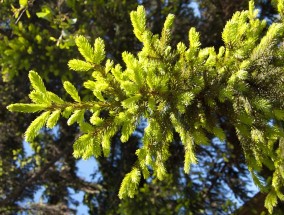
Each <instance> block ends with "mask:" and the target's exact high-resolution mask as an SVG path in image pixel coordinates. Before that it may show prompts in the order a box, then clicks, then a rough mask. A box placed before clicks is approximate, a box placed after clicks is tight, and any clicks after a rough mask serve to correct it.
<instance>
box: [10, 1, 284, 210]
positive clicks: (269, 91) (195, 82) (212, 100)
mask: <svg viewBox="0 0 284 215" xmlns="http://www.w3.org/2000/svg"><path fill="white" fill-rule="evenodd" d="M277 7H278V12H279V15H280V19H279V21H275V22H274V23H272V24H271V25H269V26H268V25H267V23H266V21H265V20H261V19H259V16H258V11H257V10H255V8H254V3H253V2H252V1H251V2H250V4H249V10H246V11H242V12H236V13H235V14H234V15H233V17H232V19H231V20H230V21H228V22H227V24H226V26H225V27H224V30H223V32H222V38H223V42H224V45H223V46H221V47H220V48H219V49H218V50H215V49H214V47H205V48H201V43H200V36H199V33H198V32H197V31H196V29H195V28H191V29H190V30H189V33H188V40H189V45H188V46H186V44H184V43H183V42H179V43H177V45H176V46H173V45H172V44H171V36H172V33H171V28H172V25H173V22H174V15H171V14H170V15H168V16H167V17H166V20H165V22H164V25H163V28H162V31H161V34H160V35H158V34H153V33H152V32H151V31H150V30H149V29H148V28H147V26H146V23H147V20H146V12H145V9H144V8H143V7H142V6H139V7H138V8H137V10H136V11H133V12H131V22H132V25H133V29H134V34H135V36H136V37H137V39H138V40H139V41H140V42H141V43H142V48H141V51H139V52H138V53H137V54H135V53H130V52H123V53H122V60H123V62H124V64H118V63H114V61H113V60H111V59H105V58H106V53H105V45H104V42H103V40H102V39H101V38H97V39H96V40H95V42H94V45H91V44H90V43H89V42H88V40H87V39H86V38H85V37H84V36H77V37H76V38H75V43H76V45H77V47H78V49H79V52H80V53H81V55H82V57H83V58H82V59H72V60H70V61H69V63H68V66H69V67H70V68H71V69H72V70H75V71H77V72H84V73H86V75H85V76H84V77H85V80H84V83H83V86H84V88H86V89H88V90H91V91H92V92H93V95H94V97H93V98H91V99H90V98H88V99H83V98H81V96H80V95H79V92H78V90H77V89H76V87H75V86H74V85H73V84H72V83H71V82H69V81H64V83H63V87H64V89H65V91H66V92H67V93H68V94H69V95H70V97H71V98H72V100H67V99H62V98H60V97H59V96H57V95H56V94H54V93H52V92H51V91H48V90H47V89H46V87H45V85H44V83H43V81H42V79H41V78H40V76H39V75H38V74H37V73H36V72H35V71H31V72H30V73H29V79H30V82H31V85H32V88H33V90H32V91H31V93H30V94H29V98H30V99H31V100H32V103H16V104H12V105H10V106H8V109H9V110H10V111H17V112H26V113H34V112H42V113H41V114H40V115H39V116H38V117H37V118H36V119H35V120H34V121H33V122H32V123H31V124H30V126H29V127H28V129H27V131H26V133H25V138H26V140H27V141H28V142H32V141H33V140H34V138H35V137H36V136H37V134H38V132H39V131H40V129H41V128H42V127H43V126H45V125H46V127H47V128H53V127H54V126H55V125H56V124H57V121H58V120H59V118H60V116H63V117H65V118H66V119H67V124H68V125H72V124H74V123H77V124H78V125H79V127H80V131H81V135H80V137H78V138H77V139H76V141H75V143H74V145H73V150H74V151H73V155H74V156H75V157H77V158H83V159H88V158H89V157H91V156H95V157H99V156H101V155H104V156H106V157H107V156H109V155H110V152H111V142H112V138H113V137H114V136H115V135H116V133H117V132H120V140H121V142H127V141H128V140H129V138H130V137H131V135H132V133H133V132H134V131H135V129H136V128H137V126H138V125H139V124H140V122H141V120H147V127H146V128H145V130H144V136H143V139H142V142H141V145H140V148H139V149H137V150H136V152H135V154H136V155H137V161H136V162H135V163H134V164H133V167H132V169H131V171H130V172H129V173H127V174H126V175H125V177H124V179H123V181H122V183H121V187H120V191H119V194H118V195H119V197H120V198H126V197H127V196H129V197H135V194H138V195H139V193H138V190H139V189H138V188H139V183H140V181H141V178H142V177H143V178H144V179H148V178H149V177H151V178H157V179H158V180H163V179H165V178H167V176H168V175H167V172H168V170H167V168H166V162H167V160H168V159H169V157H170V156H171V153H170V147H171V144H172V142H173V141H174V135H175V132H176V133H177V134H178V135H179V138H180V139H181V142H182V144H183V147H184V172H185V173H186V174H190V166H191V164H194V163H196V162H198V160H197V159H196V153H195V148H197V147H198V146H200V145H206V144H210V143H211V141H210V139H208V137H209V136H214V137H217V138H218V139H219V140H220V141H221V142H224V143H226V144H230V141H229V140H230V135H231V133H229V132H228V130H227V128H228V127H229V128H230V129H233V131H234V132H235V133H236V135H237V138H238V140H239V142H240V144H241V146H242V149H243V152H244V155H245V159H246V163H247V165H248V169H249V171H250V172H251V174H252V176H253V180H254V182H255V184H257V185H258V186H259V187H260V189H261V190H262V191H266V192H268V195H267V197H266V200H265V206H266V207H267V208H268V210H269V212H270V213H271V212H272V210H273V207H274V206H276V204H277V201H278V199H280V200H284V195H283V194H282V192H281V189H282V188H283V179H284V175H283V158H282V157H283V153H284V148H283V147H284V139H283V138H284V133H283V120H284V110H283V106H284V104H283V101H284V92H283V91H284V89H283V82H284V80H283V66H284V63H283V62H284V61H283V53H284V52H283V45H282V41H283V32H284V23H283V19H282V18H283V13H284V12H283V7H284V6H283V1H278V2H277ZM263 168H268V169H269V170H270V171H272V172H273V174H272V177H271V179H267V180H266V181H263V180H262V178H260V176H259V173H260V172H261V170H262V169H263Z"/></svg>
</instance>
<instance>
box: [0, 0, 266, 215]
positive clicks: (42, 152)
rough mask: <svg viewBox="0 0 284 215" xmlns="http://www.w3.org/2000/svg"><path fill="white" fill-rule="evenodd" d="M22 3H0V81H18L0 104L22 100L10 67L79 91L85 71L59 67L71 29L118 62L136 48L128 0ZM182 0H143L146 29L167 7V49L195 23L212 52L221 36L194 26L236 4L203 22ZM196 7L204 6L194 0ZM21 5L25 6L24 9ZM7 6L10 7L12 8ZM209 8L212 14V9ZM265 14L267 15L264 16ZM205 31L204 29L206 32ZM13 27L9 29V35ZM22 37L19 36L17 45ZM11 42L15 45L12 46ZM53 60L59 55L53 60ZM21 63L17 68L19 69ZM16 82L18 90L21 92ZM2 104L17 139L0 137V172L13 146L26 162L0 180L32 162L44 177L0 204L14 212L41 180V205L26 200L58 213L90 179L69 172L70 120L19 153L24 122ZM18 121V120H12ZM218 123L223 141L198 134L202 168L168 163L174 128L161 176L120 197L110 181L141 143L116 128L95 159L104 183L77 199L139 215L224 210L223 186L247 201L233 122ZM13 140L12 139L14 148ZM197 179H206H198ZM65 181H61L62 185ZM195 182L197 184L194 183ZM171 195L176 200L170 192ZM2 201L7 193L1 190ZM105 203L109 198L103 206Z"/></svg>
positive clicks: (178, 147) (227, 205) (69, 53)
mask: <svg viewBox="0 0 284 215" xmlns="http://www.w3.org/2000/svg"><path fill="white" fill-rule="evenodd" d="M21 2H22V1H20V3H21ZM28 3H29V4H28V7H27V9H25V8H26V6H27V5H26V6H25V4H23V3H22V4H23V5H24V7H23V8H24V9H20V8H21V6H20V5H18V6H17V5H16V1H10V2H8V1H5V3H2V5H1V7H0V10H1V13H0V14H1V16H2V14H3V16H2V17H3V18H2V19H1V20H5V25H2V23H1V35H0V37H2V38H5V40H2V41H4V43H1V45H0V49H1V50H2V51H1V59H0V61H1V60H2V59H3V60H2V61H1V71H2V72H3V75H4V76H3V77H4V79H5V80H9V79H10V80H11V81H10V82H9V83H8V84H5V86H7V87H10V86H11V88H12V89H13V87H12V83H15V86H17V87H18V86H19V84H20V85H23V87H22V88H14V90H15V94H12V95H15V97H14V98H12V100H11V99H10V98H7V99H6V102H5V103H1V104H3V106H6V105H7V104H9V103H14V102H16V101H19V99H20V98H24V96H23V95H19V92H21V94H28V93H27V91H28V89H27V88H28V86H27V84H26V82H25V80H21V78H17V73H20V74H21V76H22V77H23V76H25V75H24V73H25V71H27V70H29V69H31V68H32V69H35V70H36V71H37V72H40V74H41V76H43V77H45V80H47V82H45V83H46V85H47V89H52V91H53V92H55V93H56V94H57V95H59V96H60V97H62V98H64V99H66V98H65V95H64V92H63V91H62V90H61V86H62V85H61V81H60V77H61V76H62V77H63V76H65V77H63V79H64V80H67V79H68V80H69V81H71V82H72V83H74V85H75V86H76V87H77V88H79V89H81V88H82V87H81V84H80V80H81V79H84V78H85V79H88V78H89V76H87V73H79V74H75V73H70V72H69V73H62V71H64V70H66V68H65V67H66V65H67V60H68V59H70V58H72V57H73V56H74V54H75V53H76V51H74V47H73V42H72V41H73V39H72V38H74V35H76V34H77V35H78V34H84V35H86V36H88V38H89V39H90V38H96V37H99V36H101V37H102V36H103V39H104V41H105V42H106V50H107V51H108V53H107V56H108V57H111V59H112V60H113V61H114V62H115V63H116V64H117V63H119V64H121V65H124V62H123V61H122V60H121V54H120V53H122V52H123V51H124V50H127V51H129V52H133V53H136V52H138V51H139V50H140V49H141V48H142V45H141V43H139V42H138V41H137V40H135V39H134V37H133V36H132V29H131V28H130V25H131V23H130V21H129V17H128V16H129V15H128V11H130V10H133V9H135V8H136V6H137V3H136V2H135V1H133V4H132V3H131V4H130V3H129V1H127V3H126V2H118V1H107V2H100V1H96V3H94V2H88V1H85V2H84V3H79V2H76V1H66V2H64V3H60V2H58V3H54V1H45V2H44V3H39V2H38V1H34V2H33V1H29V2H28ZM189 3H190V2H189V1H167V2H163V3H161V1H143V5H145V7H146V10H147V12H148V13H149V14H148V17H149V19H148V21H147V23H148V25H149V27H150V28H151V31H152V32H154V33H159V32H160V30H161V29H162V27H163V20H164V19H165V18H166V15H167V14H168V13H169V12H171V13H174V14H175V16H176V18H175V25H174V26H173V27H172V30H173V31H172V34H171V37H172V41H171V45H172V47H175V45H176V44H177V43H178V42H179V41H183V42H184V43H187V38H186V37H185V36H184V35H187V33H185V32H186V31H187V29H188V28H189V27H190V26H192V25H197V23H198V26H197V29H198V30H199V31H200V32H201V41H202V47H206V46H208V45H214V47H215V50H218V49H219V47H220V44H222V42H220V39H221V37H219V38H218V39H216V38H217V37H215V39H216V40H214V42H215V43H212V41H213V40H211V42H208V43H207V42H206V40H208V41H210V38H209V37H206V35H213V33H214V29H210V28H208V27H201V26H205V24H208V26H213V24H214V26H216V28H217V29H220V30H219V33H220V32H221V29H222V28H223V26H222V25H225V23H226V19H228V18H230V17H231V15H230V14H233V12H234V10H235V9H241V8H238V7H237V8H234V7H228V8H229V9H228V12H227V14H228V15H227V16H226V18H224V17H223V16H220V18H222V19H223V21H222V22H216V20H215V19H212V20H209V21H208V20H203V14H205V13H201V20H197V17H194V15H193V13H192V9H191V8H189V7H188V4H189ZM217 3H218V2H215V3H214V4H217ZM11 4H13V5H14V7H15V8H19V15H18V17H17V18H15V20H14V19H13V18H10V20H13V21H12V22H11V21H10V20H9V18H7V17H10V16H9V14H10V12H9V10H7V9H6V10H5V7H2V6H5V5H6V6H9V7H10V5H11ZM241 5H245V4H241ZM266 5H267V3H266ZM269 5H270V4H269ZM245 6H246V5H245ZM245 6H244V7H245ZM126 8H128V9H126ZM200 8H204V7H202V6H201V7H200ZM2 11H3V13H2ZM26 11H29V12H28V13H26ZM50 11H52V13H51V15H50V13H49V12H50ZM209 11H211V10H209ZM263 11H264V10H261V12H262V13H263ZM15 12H17V11H16V10H15ZM22 12H23V13H22ZM210 13H211V12H210ZM28 14H30V18H28ZM94 14H96V15H94ZM212 14H213V15H212V16H213V17H214V13H212ZM15 15H16V14H15ZM265 16H266V18H267V14H266V15H265ZM19 17H20V18H19ZM50 17H51V18H50ZM105 17H108V19H105ZM188 17H190V18H188ZM74 18H75V20H76V18H77V20H76V23H74V21H75V20H74ZM17 20H18V22H17V23H16V25H14V24H13V23H14V21H15V22H16V21H17ZM90 20H91V21H90ZM192 21H193V22H192ZM197 21H198V22H197ZM7 23H8V24H7ZM72 23H73V24H72ZM202 23H203V24H202ZM210 23H211V25H210ZM269 24H270V23H269ZM21 26H23V27H21ZM28 26H35V28H36V29H37V30H36V32H35V33H33V31H31V30H30V31H29V32H25V31H26V29H32V28H33V27H28ZM267 26H268V25H267ZM17 29H19V30H17ZM21 29H22V30H21ZM44 29H48V31H44ZM210 30H212V32H211V31H210ZM13 32H17V34H15V33H13ZM264 32H265V31H264ZM31 33H32V34H31ZM37 34H40V37H41V38H43V40H42V42H41V44H42V45H40V43H38V42H35V40H34V38H39V37H36V36H37ZM219 35H220V34H219ZM22 38H25V40H24V41H25V42H24V44H25V45H24V46H23V42H22V41H23V39H22ZM50 39H52V40H54V41H52V40H50ZM218 41H219V42H218ZM11 44H18V45H14V46H13V45H11ZM46 44H48V45H46ZM55 45H57V46H55ZM30 46H32V50H33V52H32V53H31V54H29V53H27V50H29V47H30ZM20 47H22V48H20ZM23 47H24V48H23ZM6 50H9V51H6ZM46 50H48V52H46ZM11 56H15V57H11ZM16 56H17V57H16ZM39 56H41V57H39ZM58 59H60V61H59V60H58ZM81 59H82V58H81ZM20 60H21V62H20ZM153 60H155V59H153ZM25 62H26V63H25ZM51 62H52V63H51ZM23 65H25V66H24V67H23ZM8 69H9V70H8ZM7 72H8V73H7ZM50 72H53V73H50ZM78 77H79V79H78ZM54 86H55V87H54ZM23 88H24V89H25V90H23ZM54 88H56V89H54ZM5 89H6V91H5V90H4V89H3V97H2V98H5V97H6V96H7V93H6V92H7V90H9V91H10V90H11V89H9V88H5ZM80 95H82V97H83V99H84V101H90V100H92V99H93V97H92V96H89V95H88V91H86V90H85V91H80ZM157 96H158V95H157ZM21 102H23V103H24V102H27V98H24V99H23V101H21ZM2 110H3V121H2V120H1V122H4V120H5V123H3V124H2V125H5V127H1V128H4V129H6V130H7V128H16V126H15V124H16V125H17V126H19V129H20V130H19V131H18V134H19V138H18V139H17V142H15V141H16V140H13V142H11V143H12V144H10V143H8V142H6V139H4V140H3V142H1V145H3V147H4V146H5V151H4V150H3V152H5V154H3V157H2V158H1V160H3V161H5V165H3V166H4V167H5V170H4V171H5V173H8V172H10V169H12V168H10V166H11V165H10V164H12V163H13V164H12V167H13V166H15V167H17V162H18V161H15V162H11V163H10V161H9V159H8V157H9V156H10V157H12V155H13V152H14V153H15V155H16V156H15V157H17V156H18V160H20V161H21V160H23V161H26V160H28V162H31V164H29V163H28V165H27V164H26V165H24V166H29V168H21V169H20V171H23V173H21V175H20V174H18V175H16V177H12V174H11V173H9V174H5V177H4V176H3V175H1V180H2V179H3V181H10V182H11V183H15V182H17V181H18V180H19V179H22V175H26V177H25V178H24V180H23V181H25V179H28V178H30V173H31V172H33V169H34V168H36V169H37V170H43V172H44V173H45V177H44V180H39V179H40V178H39V177H37V178H33V179H34V181H31V183H30V184H24V183H20V184H21V185H23V186H21V188H22V191H25V192H24V193H23V192H18V193H17V194H18V195H16V197H17V198H15V199H13V198H10V199H9V198H8V199H9V204H7V200H6V201H2V204H1V205H2V206H1V209H3V206H5V207H6V206H7V205H8V206H9V207H10V206H12V205H14V206H13V211H15V210H18V211H21V210H22V209H21V208H20V206H19V204H18V203H17V201H20V199H25V198H29V197H30V198H31V199H32V196H33V193H34V192H35V190H36V189H37V187H36V186H34V185H38V187H39V186H41V185H45V186H49V188H47V189H46V192H45V196H46V198H47V199H49V201H48V202H47V203H48V204H47V205H32V206H33V207H34V210H40V209H42V210H44V211H47V210H50V211H52V210H53V211H54V210H57V211H56V213H59V212H58V211H61V213H64V211H66V210H68V209H67V208H68V206H67V202H66V198H70V197H69V196H70V195H69V194H68V192H66V191H68V190H67V187H74V188H75V189H77V190H85V191H90V189H89V188H90V184H86V183H85V182H82V181H79V182H80V183H78V180H77V179H78V178H77V176H76V174H75V172H76V168H75V166H74V164H75V161H74V160H73V158H72V155H71V154H72V148H71V147H70V146H71V145H72V140H74V139H75V137H74V136H72V135H71V134H75V133H76V131H77V129H76V126H74V125H73V127H71V130H68V128H67V127H66V126H65V124H66V121H64V120H62V121H61V123H60V126H59V129H60V132H59V133H60V136H57V138H58V137H59V139H58V140H56V138H55V137H54V134H53V133H50V132H49V131H48V130H46V129H44V130H42V131H41V135H40V136H39V137H37V140H38V141H36V142H38V143H36V144H32V145H33V148H34V149H35V151H36V148H37V147H38V145H41V149H38V151H37V152H36V154H37V156H34V157H33V158H31V157H30V158H29V159H24V156H25V155H24V154H23V152H21V150H19V149H20V148H22V143H21V138H20V133H22V132H23V129H24V128H25V127H27V124H28V123H29V122H28V121H27V120H26V115H25V116H23V115H9V116H10V117H9V119H8V118H6V116H5V115H6V114H7V113H6V112H5V111H4V107H3V108H2ZM89 114H90V113H89V112H88V113H87V114H86V115H87V116H88V115H89ZM108 114H109V113H108V112H107V111H106V112H101V114H100V117H102V118H105V117H109V116H108ZM87 116H86V117H87ZM221 116H222V115H221ZM24 117H25V118H24ZM12 118H14V119H15V120H14V122H17V123H14V124H10V125H8V123H10V122H13V120H12V121H11V120H10V119H12ZM21 119H22V120H21ZM19 121H21V122H22V123H18V122H19ZM222 123H223V124H222V128H223V129H224V130H225V133H226V138H227V140H228V141H227V142H225V144H219V143H218V142H216V141H214V139H213V137H214V136H215V135H212V134H210V132H205V135H206V137H207V139H208V141H209V143H210V144H209V145H205V146H204V145H196V146H195V151H196V156H197V158H198V161H199V163H198V166H199V167H200V168H202V169H203V170H202V171H198V169H192V171H191V173H190V174H189V175H188V174H184V172H183V171H181V168H176V167H177V166H179V167H181V166H182V165H183V164H182V163H183V156H181V155H183V153H184V151H183V150H184V149H183V146H182V143H181V141H180V138H179V135H178V134H176V133H175V132H174V133H173V138H174V139H173V141H172V142H171V144H170V146H169V148H170V149H169V151H170V152H171V155H170V156H169V158H168V160H167V162H166V163H165V166H166V168H167V170H168V172H167V173H168V174H167V177H166V179H165V180H163V181H159V180H157V179H154V178H152V179H151V180H150V181H149V180H148V181H145V180H143V179H142V181H141V182H140V184H139V187H140V188H139V195H138V196H136V197H135V198H134V199H128V198H127V199H124V200H122V201H120V200H119V199H118V198H117V193H118V187H119V186H120V184H121V181H122V179H123V177H124V175H125V174H126V173H127V172H129V171H130V170H131V167H132V165H133V164H134V163H135V161H136V159H137V157H136V155H135V151H136V150H137V148H139V147H141V141H140V140H139V139H140V137H141V135H140V134H138V136H137V135H136V136H131V137H130V139H129V141H128V143H123V144H121V142H120V140H119V138H120V132H118V134H116V135H115V137H113V138H112V141H111V142H112V144H111V150H110V151H111V153H110V156H109V157H108V158H107V159H106V158H99V159H98V161H99V162H100V172H101V174H102V180H101V181H99V182H98V183H100V184H101V185H102V187H103V188H105V189H101V188H100V187H98V186H94V185H92V186H93V187H94V188H93V191H92V192H86V196H85V203H86V204H88V205H89V208H90V211H91V212H92V213H96V212H97V213H100V214H104V213H109V214H113V213H116V211H117V208H118V205H119V204H120V212H121V213H128V214H131V213H132V212H131V211H135V212H137V210H139V211H141V213H142V214H146V213H153V214H165V213H171V212H172V211H176V213H178V211H179V212H181V211H184V212H186V211H191V212H192V213H194V214H198V213H201V214H204V213H205V212H208V213H209V212H210V211H211V212H216V211H219V213H224V214H227V213H229V212H232V211H233V210H234V206H233V205H232V202H231V201H230V199H228V197H227V196H226V195H225V194H226V193H225V192H227V191H229V190H230V189H232V190H233V193H234V194H235V195H236V196H238V197H240V198H241V199H242V200H244V201H246V200H248V195H247V194H248V193H247V189H246V187H245V186H241V185H242V184H243V183H246V180H244V178H247V174H246V173H247V172H246V170H245V168H246V167H245V165H244V160H243V156H242V149H241V148H240V141H239V140H238V137H237V136H236V134H235V129H234V127H233V126H231V125H230V123H229V122H227V121H226V122H222ZM142 127H143V126H142ZM61 129H62V130H61ZM6 130H5V132H2V134H8V133H9V132H7V131H6ZM140 130H141V129H139V132H141V133H143V129H142V131H140ZM15 131H16V130H15ZM10 134H11V133H10ZM13 137H16V136H13ZM67 140H68V141H67ZM15 143H17V144H18V145H17V146H16V144H15ZM229 143H230V144H229ZM53 145H54V146H53ZM58 145H59V147H58ZM11 146H14V147H15V148H16V149H18V150H16V151H15V150H14V151H13V147H11ZM66 146H68V147H69V149H70V151H69V150H68V153H66V151H64V149H65V147H66ZM50 149H52V150H50ZM66 150H67V148H66ZM1 152H2V150H1ZM20 152H21V153H20ZM61 152H62V153H61ZM19 153H20V155H19ZM53 154H54V155H53ZM63 155H64V158H63ZM37 157H38V159H39V158H41V159H42V158H44V159H43V160H45V159H47V160H46V161H45V162H42V164H41V165H39V164H40V162H35V160H36V158H37ZM51 157H55V158H57V159H58V160H60V158H63V160H64V162H62V163H61V164H63V166H64V167H66V168H62V169H59V168H54V167H55V166H54V164H52V162H50V163H48V161H50V160H52V161H55V160H54V159H52V158H51ZM61 160H62V159H61ZM7 161H9V162H7ZM44 163H47V165H44ZM59 164H60V163H59ZM61 164H60V165H61ZM49 165H51V167H53V168H49V169H47V168H46V167H50V166H49ZM60 165H59V166H60ZM70 167H71V168H70ZM193 168H194V167H193ZM64 169H65V170H66V169H68V170H69V172H68V174H67V175H68V177H67V176H66V173H64V171H63V170H64ZM8 170H9V171H8ZM4 171H3V172H4ZM39 172H40V171H39ZM62 174H63V175H64V179H63V178H62V177H60V175H62ZM204 174H205V175H204ZM51 176H52V177H51ZM204 181H205V182H206V183H204ZM10 182H9V183H10ZM67 182H69V184H68V183H67ZM224 183H225V184H227V185H228V186H229V187H230V189H228V190H226V189H225V188H224ZM200 184H202V185H203V186H200ZM7 185H8V186H7ZM7 185H6V184H5V183H4V184H3V187H11V186H9V184H8V183H7ZM32 185H33V186H32ZM16 187H17V188H19V184H16ZM11 190H14V188H12V187H11ZM18 190H19V189H18ZM94 191H95V192H94ZM98 191H99V192H98ZM7 193H8V192H7V191H5V192H4V195H5V194H7ZM14 196H15V193H14ZM177 196H178V197H179V198H177ZM4 199H7V198H5V196H4ZM110 202H111V203H112V204H110ZM120 202H121V203H120ZM221 205H222V206H221ZM39 206H41V207H42V208H40V207H39ZM5 207H4V208H5ZM30 208H32V207H30ZM2 211H3V210H2ZM69 211H70V209H69Z"/></svg>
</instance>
